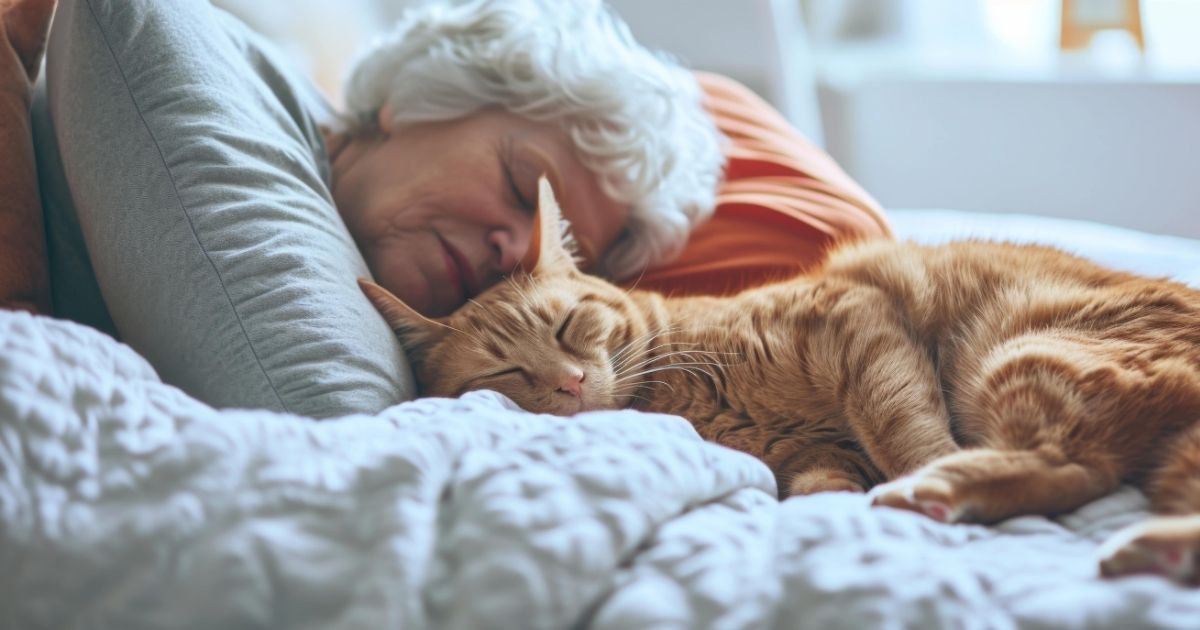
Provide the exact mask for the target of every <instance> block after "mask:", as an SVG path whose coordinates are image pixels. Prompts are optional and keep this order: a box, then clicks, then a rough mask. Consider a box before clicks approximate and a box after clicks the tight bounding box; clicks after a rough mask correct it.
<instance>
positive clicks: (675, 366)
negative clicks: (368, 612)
mask: <svg viewBox="0 0 1200 630" xmlns="http://www.w3.org/2000/svg"><path fill="white" fill-rule="evenodd" d="M705 365H711V366H713V367H723V366H722V365H720V364H718V363H705V362H701V363H672V364H671V365H663V366H659V367H654V368H650V369H647V370H642V371H640V372H635V373H633V374H627V375H624V376H621V377H620V378H617V379H616V380H614V381H613V382H614V383H620V382H622V381H627V380H630V379H634V378H637V377H639V376H645V375H647V374H653V373H655V372H662V371H664V370H680V371H682V372H687V373H688V374H692V375H693V376H700V375H701V374H702V373H701V372H697V371H696V370H693V369H692V367H699V366H705ZM707 375H708V376H710V377H711V376H712V375H711V374H707Z"/></svg>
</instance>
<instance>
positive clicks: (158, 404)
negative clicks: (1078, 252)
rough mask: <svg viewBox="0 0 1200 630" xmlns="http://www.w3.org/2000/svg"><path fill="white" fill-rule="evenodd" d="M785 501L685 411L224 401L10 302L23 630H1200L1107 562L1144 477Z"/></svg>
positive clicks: (10, 517) (1194, 603) (1, 475)
mask: <svg viewBox="0 0 1200 630" xmlns="http://www.w3.org/2000/svg"><path fill="white" fill-rule="evenodd" d="M913 216H916V215H913ZM1195 253H1196V255H1197V258H1196V259H1195V261H1194V262H1197V263H1198V264H1197V265H1196V267H1195V268H1194V269H1197V270H1200V248H1197V250H1196V252H1195ZM773 493H774V485H773V481H772V479H771V475H770V473H769V472H768V471H767V470H766V468H765V467H764V466H763V465H761V464H760V463H759V462H757V461H756V460H754V459H753V458H750V457H748V456H745V455H742V454H740V453H736V452H733V451H729V450H726V449H723V448H720V447H717V446H715V445H711V444H707V443H705V442H703V441H701V440H700V439H699V438H698V437H697V436H696V434H695V432H694V431H693V430H692V429H691V427H690V426H689V425H688V424H687V423H686V422H685V421H683V420H681V419H678V418H673V417H669V416H660V415H651V414H639V413H635V412H606V413H593V414H585V415H581V416H578V417H575V418H570V419H560V418H553V417H548V416H537V415H532V414H527V413H523V412H521V411H519V410H516V409H514V408H513V407H512V406H511V405H510V404H508V403H507V402H506V401H504V400H503V399H501V398H500V397H499V396H497V395H493V394H489V393H477V394H471V395H468V396H466V397H464V398H463V399H461V400H423V401H418V402H415V403H409V404H404V405H399V406H397V407H394V408H392V409H389V410H388V411H386V412H385V413H382V414H380V415H379V416H378V417H362V416H359V417H348V418H344V419H341V420H336V421H325V422H320V423H318V422H314V421H311V420H307V419H303V418H297V417H291V416H284V415H278V414H271V413H264V412H252V411H220V412H218V411H215V410H213V409H211V408H209V407H207V406H205V405H203V404H201V403H198V402H196V401H193V400H191V399H189V398H187V397H186V396H185V395H184V394H182V393H181V392H179V391H178V390H175V389H174V388H172V387H169V386H167V385H164V384H162V383H161V382H159V380H158V378H157V376H156V375H155V374H154V371H153V370H152V369H151V368H150V366H149V365H147V364H146V363H145V361H143V360H142V359H141V358H140V357H138V356H137V355H136V354H135V353H134V352H133V351H132V350H130V349H129V348H127V347H125V346H123V345H120V344H117V343H115V342H113V341H112V340H111V339H109V338H107V337H104V336H103V335H101V334H99V333H95V332H92V331H90V330H88V329H84V328H82V327H79V326H75V325H72V324H69V323H65V322H60V321H56V320H51V319H47V318H37V317H31V316H28V315H23V314H12V313H0V625H2V627H4V628H73V627H87V628H130V629H133V628H202V627H211V628H262V627H280V628H427V627H428V628H440V627H446V628H484V627H497V628H562V627H572V626H574V627H596V628H644V627H720V628H726V627H728V628H737V627H751V628H757V627H780V628H822V629H827V628H864V627H889V626H891V627H968V628H969V627H995V628H1009V627H1032V628H1040V627H1055V628H1083V627H1109V628H1135V627H1175V628H1197V627H1200V589H1196V590H1189V589H1184V588H1180V587H1176V586H1174V585H1172V584H1169V583H1167V582H1166V581H1164V580H1161V579H1158V578H1152V577H1142V578H1131V579H1123V580H1118V581H1113V582H1106V581H1102V580H1099V579H1098V578H1097V577H1096V570H1095V559H1094V557H1093V554H1094V553H1095V547H1096V544H1097V543H1098V542H1099V541H1100V540H1102V539H1103V538H1104V537H1106V536H1107V535H1108V534H1110V533H1111V532H1113V531H1115V530H1116V529H1118V528H1119V527H1121V526H1123V525H1125V524H1127V523H1129V522H1132V521H1134V520H1136V519H1138V518H1142V517H1144V516H1145V511H1144V510H1145V504H1144V500H1143V499H1142V497H1141V495H1140V494H1138V493H1137V492H1136V491H1133V490H1128V489H1127V490H1123V491H1121V492H1119V493H1116V494H1114V495H1112V496H1109V497H1107V498H1104V499H1102V500H1100V501H1096V502H1095V503H1092V504H1091V505H1088V506H1085V507H1084V508H1083V509H1081V510H1079V511H1077V512H1075V513H1074V514H1071V515H1068V516H1066V517H1063V518H1060V519H1057V520H1048V519H1044V518H1040V517H1023V518H1018V519H1013V520H1011V521H1008V522H1006V523H1003V524H1001V525H999V526H997V527H993V528H986V527H978V526H954V525H942V524H938V523H935V522H933V521H930V520H928V519H925V518H923V517H920V516H918V515H914V514H909V513H905V512H898V511H893V510H887V509H871V508H869V507H868V506H867V503H866V500H865V499H864V498H863V497H862V496H856V495H848V494H827V495H818V496H813V497H807V498H802V499H793V500H789V501H787V502H785V503H782V504H780V503H778V502H776V501H775V500H774V499H773V498H772V497H773Z"/></svg>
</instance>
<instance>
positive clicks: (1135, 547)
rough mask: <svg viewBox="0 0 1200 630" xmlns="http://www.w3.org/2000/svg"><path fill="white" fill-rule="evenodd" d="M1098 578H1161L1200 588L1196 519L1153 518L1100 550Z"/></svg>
mask: <svg viewBox="0 0 1200 630" xmlns="http://www.w3.org/2000/svg"><path fill="white" fill-rule="evenodd" d="M1099 556H1100V575H1102V576H1103V577H1106V578H1114V577H1121V576H1125V575H1161V576H1163V577H1166V578H1168V579H1171V580H1174V581H1176V582H1180V583H1183V584H1190V585H1192V586H1200V515H1194V516H1156V517H1153V518H1151V519H1150V520H1147V521H1144V522H1141V523H1135V524H1134V525H1131V526H1129V527H1126V528H1125V529H1123V530H1121V531H1119V532H1117V533H1116V534H1114V535H1113V536H1112V538H1109V539H1108V540H1107V541H1106V542H1105V543H1104V544H1103V545H1101V546H1100V551H1099Z"/></svg>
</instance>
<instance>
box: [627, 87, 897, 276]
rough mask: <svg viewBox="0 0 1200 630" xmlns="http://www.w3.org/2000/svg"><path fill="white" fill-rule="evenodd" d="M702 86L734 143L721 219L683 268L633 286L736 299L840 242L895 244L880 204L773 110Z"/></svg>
mask: <svg viewBox="0 0 1200 630" xmlns="http://www.w3.org/2000/svg"><path fill="white" fill-rule="evenodd" d="M696 76H697V79H698V80H699V81H700V85H701V87H702V88H703V89H704V92H705V96H706V99H705V106H706V107H707V108H708V110H709V112H710V113H711V114H712V116H713V118H714V119H715V120H716V123H717V127H718V128H719V129H720V130H721V132H722V133H724V134H725V135H726V137H728V138H729V141H730V142H729V143H728V145H727V146H726V147H725V155H726V157H727V159H728V162H727V165H726V171H725V182H724V184H722V186H721V189H720V191H718V194H717V207H716V211H715V213H714V214H713V216H712V218H710V219H709V220H708V221H707V222H705V223H703V224H702V225H700V226H699V227H698V228H696V229H695V230H694V231H693V232H692V235H691V237H690V238H689V239H688V243H687V246H686V247H685V248H684V251H683V253H682V255H680V256H679V258H677V259H675V260H674V261H672V262H670V263H668V264H665V265H661V266H658V267H655V268H652V269H649V270H647V271H646V273H645V274H644V275H643V277H642V278H641V279H640V280H639V279H638V278H637V277H636V276H635V277H633V278H630V279H628V280H627V281H626V282H625V283H624V284H625V286H631V285H633V284H634V283H636V284H637V286H638V288H642V289H653V290H656V291H661V292H664V293H671V294H673V295H694V294H724V293H734V292H737V291H739V290H741V289H745V288H748V287H752V286H755V285H759V284H763V283H765V282H768V281H771V280H775V279H780V278H786V277H789V276H792V275H794V274H796V273H797V272H799V271H802V270H805V269H809V268H811V267H813V266H814V265H816V264H818V263H819V262H821V260H822V259H823V257H824V254H825V250H826V249H827V248H828V247H829V246H830V245H831V244H833V243H834V242H835V241H842V240H848V239H850V240H852V239H859V238H865V237H874V236H888V237H890V236H891V229H890V227H889V226H888V223H887V220H886V219H885V218H884V215H883V210H882V208H880V206H879V204H878V203H877V202H876V201H875V200H874V199H872V198H871V196H870V195H868V194H867V193H866V191H864V190H863V189H862V188H861V187H859V185H858V184H856V183H854V181H853V180H852V179H850V176H849V175H847V174H846V173H845V171H843V170H842V169H841V167H839V166H838V165H837V163H836V162H834V161H833V158H831V157H829V155H828V154H827V153H825V152H824V151H823V150H821V149H820V148H819V147H817V146H815V145H813V144H812V143H810V142H809V141H808V140H806V139H805V138H804V137H803V136H801V135H800V133H799V132H798V131H796V130H795V129H794V128H793V127H792V126H791V124H790V123H788V121H787V120H786V119H785V118H784V117H783V116H782V115H781V114H779V112H777V111H775V109H774V108H773V107H771V106H770V105H769V104H767V103H766V102H765V101H763V100H762V99H761V98H759V97H758V96H757V95H755V94H754V93H753V92H751V91H750V90H749V89H748V88H746V87H744V86H742V85H741V84H739V83H737V82H735V81H733V80H732V79H728V78H725V77H722V76H718V75H714V74H707V73H696Z"/></svg>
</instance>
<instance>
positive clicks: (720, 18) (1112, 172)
mask: <svg viewBox="0 0 1200 630" xmlns="http://www.w3.org/2000/svg"><path fill="white" fill-rule="evenodd" d="M428 1H439V0H339V1H338V2H332V1H328V0H214V3H215V4H217V5H219V6H222V7H224V8H227V9H229V10H230V11H232V12H234V13H235V14H237V15H239V16H240V17H242V18H243V19H244V20H246V21H247V22H249V23H250V24H251V25H252V26H253V27H255V28H256V29H258V30H259V31H261V32H263V33H264V34H266V35H267V36H268V37H271V38H273V39H275V40H276V41H277V42H279V43H280V44H281V45H282V46H283V47H284V48H285V49H286V50H287V51H289V52H290V53H291V54H292V56H293V57H294V58H295V59H296V61H297V63H299V64H300V65H302V66H304V67H305V68H306V69H307V70H308V71H309V72H310V73H311V74H312V75H313V76H314V78H315V79H316V80H317V81H318V83H319V84H320V85H321V86H322V88H323V89H325V90H326V92H327V93H328V94H329V95H330V98H331V99H332V100H333V101H334V102H335V103H336V102H337V100H338V98H339V95H338V90H339V87H338V86H339V84H340V80H341V77H342V74H343V72H344V70H345V67H346V64H347V63H348V62H349V60H350V59H351V58H352V55H353V54H354V51H355V50H356V49H357V47H358V46H359V45H360V44H361V43H363V42H364V41H366V40H368V39H369V38H371V37H372V36H374V35H375V34H377V33H378V32H379V31H380V30H382V29H384V28H386V26H387V24H389V23H390V22H391V21H393V20H394V19H395V18H396V17H397V16H398V15H400V13H401V12H402V11H403V10H404V9H405V8H406V7H408V6H411V5H412V4H415V3H417V2H428ZM1074 1H1075V2H1082V3H1085V4H1087V3H1092V4H1090V5H1089V6H1088V7H1085V8H1089V10H1091V11H1093V12H1095V11H1099V12H1104V11H1113V10H1116V9H1115V7H1116V5H1117V4H1119V3H1121V2H1123V1H1124V0H1074ZM610 4H611V5H613V7H614V9H615V10H617V11H618V12H619V13H620V14H621V15H622V16H623V17H624V18H625V19H626V20H627V21H628V22H629V23H630V26H631V28H632V30H633V32H634V34H635V35H636V36H637V37H638V38H639V39H640V40H642V41H643V42H644V43H646V44H648V45H650V46H653V47H656V48H661V49H664V50H667V51H669V52H671V53H673V54H675V55H676V56H678V57H679V58H680V59H681V60H683V61H684V62H686V63H688V64H689V65H691V66H693V67H697V68H703V69H708V70H713V71H717V72H722V73H725V74H729V75H731V76H734V77H735V78H738V79H739V80H741V81H742V82H744V83H746V84H747V85H749V86H750V87H752V88H753V89H755V90H756V91H758V92H759V93H760V94H762V95H764V96H765V97H767V98H768V99H769V100H771V101H772V102H773V103H774V104H775V105H776V106H777V107H778V108H779V109H780V110H781V111H782V112H783V113H784V114H785V115H787V116H788V118H789V119H791V120H792V121H793V123H795V124H796V126H797V127H798V128H800V129H801V130H802V131H803V132H804V133H806V134H808V135H809V136H810V137H811V138H812V139H813V140H814V141H816V142H818V143H820V144H823V145H824V146H825V147H826V148H827V149H828V150H829V152H830V153H831V154H832V155H833V156H834V157H835V158H836V159H838V160H839V162H841V163H842V165H843V166H844V167H845V168H846V170H848V171H849V172H850V174H851V175H853V176H854V177H855V178H857V179H858V180H859V182H860V183H861V184H863V186H865V187H866V188H867V190H869V191H870V192H872V193H873V194H874V195H875V196H876V197H878V198H879V200H880V201H881V202H882V203H883V204H884V205H885V206H887V207H925V208H930V207H945V208H957V209H963V210H975V211H983V212H1023V213H1036V214H1045V215H1053V216H1063V217H1071V218H1084V219H1092V220H1097V221H1102V222H1106V223H1111V224H1116V225H1123V226H1128V227H1134V228H1138V229H1142V230H1146V231H1150V232H1158V233H1164V234H1176V235H1183V236H1191V237H1200V175H1197V167H1198V166H1200V36H1198V35H1200V0H1141V2H1140V8H1141V14H1142V19H1143V31H1144V33H1145V43H1146V48H1145V50H1144V51H1143V50H1139V49H1138V48H1137V46H1136V45H1135V42H1134V40H1133V38H1132V37H1131V36H1130V35H1129V34H1128V33H1127V32H1123V31H1105V32H1101V33H1099V34H1098V35H1097V36H1096V37H1094V38H1093V39H1092V40H1091V46H1090V47H1089V48H1087V49H1084V50H1080V51H1073V52H1069V53H1064V52H1062V51H1061V50H1060V49H1059V46H1058V43H1059V42H1058V34H1059V25H1060V20H1061V18H1062V13H1061V11H1062V6H1063V3H1062V0H610Z"/></svg>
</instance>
